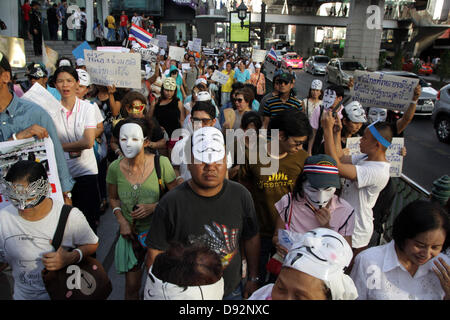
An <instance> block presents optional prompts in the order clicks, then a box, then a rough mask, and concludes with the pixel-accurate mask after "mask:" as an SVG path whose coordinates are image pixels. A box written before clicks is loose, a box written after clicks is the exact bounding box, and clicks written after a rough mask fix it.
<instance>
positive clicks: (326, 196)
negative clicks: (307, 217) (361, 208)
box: [303, 181, 336, 209]
mask: <svg viewBox="0 0 450 320" xmlns="http://www.w3.org/2000/svg"><path fill="white" fill-rule="evenodd" d="M303 192H304V193H305V197H306V199H307V200H308V202H310V203H311V204H312V205H313V207H314V208H316V209H321V208H323V207H325V206H326V205H327V204H328V202H330V200H331V198H333V195H334V193H335V192H336V188H335V187H328V188H319V189H317V188H314V187H313V186H312V185H311V184H310V183H309V181H306V182H305V183H304V184H303Z"/></svg>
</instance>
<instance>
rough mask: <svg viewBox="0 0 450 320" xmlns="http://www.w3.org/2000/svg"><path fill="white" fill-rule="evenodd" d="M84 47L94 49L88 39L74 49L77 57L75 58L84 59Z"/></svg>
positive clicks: (74, 54) (73, 52)
mask: <svg viewBox="0 0 450 320" xmlns="http://www.w3.org/2000/svg"><path fill="white" fill-rule="evenodd" d="M84 49H87V50H92V48H91V47H90V46H89V44H88V43H87V41H85V42H83V43H82V44H80V45H79V46H78V47H76V48H75V49H74V50H73V51H72V54H73V56H74V57H75V59H79V58H82V59H84Z"/></svg>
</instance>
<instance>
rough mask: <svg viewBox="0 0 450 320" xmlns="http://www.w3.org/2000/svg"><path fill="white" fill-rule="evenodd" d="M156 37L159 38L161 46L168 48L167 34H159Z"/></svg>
mask: <svg viewBox="0 0 450 320" xmlns="http://www.w3.org/2000/svg"><path fill="white" fill-rule="evenodd" d="M156 39H158V46H159V47H160V48H163V49H165V48H167V36H166V35H164V34H158V35H157V36H156Z"/></svg>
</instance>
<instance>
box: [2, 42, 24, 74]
mask: <svg viewBox="0 0 450 320" xmlns="http://www.w3.org/2000/svg"><path fill="white" fill-rule="evenodd" d="M0 51H1V52H3V54H5V55H6V56H7V57H8V62H9V64H10V66H11V67H12V68H23V67H25V65H26V56H25V43H24V41H23V39H22V38H15V37H5V36H0Z"/></svg>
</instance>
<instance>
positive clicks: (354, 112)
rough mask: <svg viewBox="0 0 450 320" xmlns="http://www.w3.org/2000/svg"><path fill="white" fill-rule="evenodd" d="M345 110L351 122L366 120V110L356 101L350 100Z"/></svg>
mask: <svg viewBox="0 0 450 320" xmlns="http://www.w3.org/2000/svg"><path fill="white" fill-rule="evenodd" d="M344 109H345V112H346V113H347V116H348V118H349V119H350V121H351V122H357V123H365V122H367V117H366V112H365V111H364V108H363V107H362V105H361V103H359V102H358V101H352V102H350V103H349V104H347V105H346V106H345V107H344Z"/></svg>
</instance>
